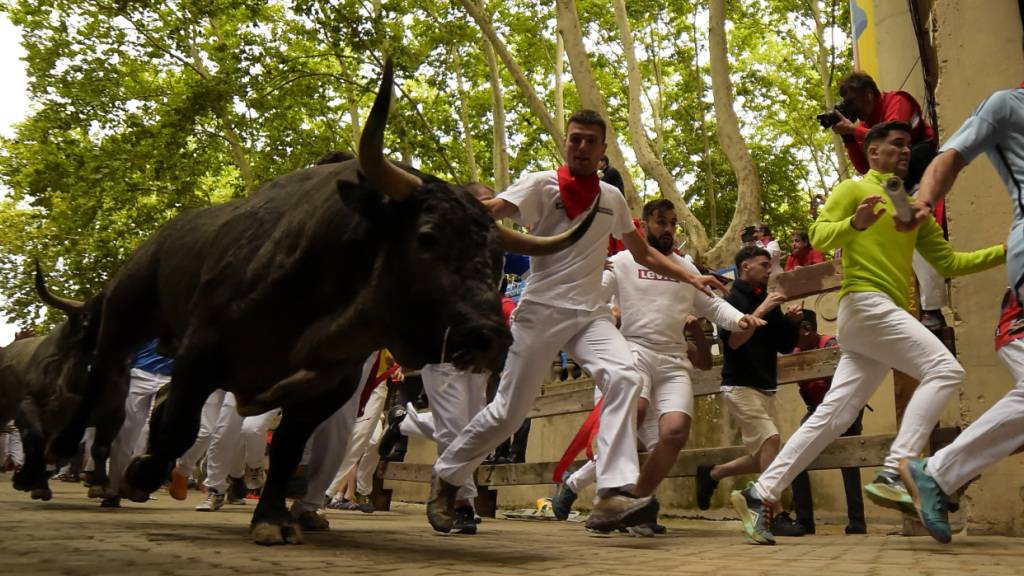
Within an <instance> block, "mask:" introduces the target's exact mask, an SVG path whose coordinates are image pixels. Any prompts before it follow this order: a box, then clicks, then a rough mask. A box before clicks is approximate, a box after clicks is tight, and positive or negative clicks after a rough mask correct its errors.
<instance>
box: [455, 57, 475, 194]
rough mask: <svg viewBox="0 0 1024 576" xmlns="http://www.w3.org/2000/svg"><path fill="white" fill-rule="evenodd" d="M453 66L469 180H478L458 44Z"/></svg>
mask: <svg viewBox="0 0 1024 576" xmlns="http://www.w3.org/2000/svg"><path fill="white" fill-rule="evenodd" d="M452 66H453V67H454V68H455V83H456V85H455V87H456V89H457V90H458V92H459V121H460V122H461V123H462V142H463V144H464V146H465V148H466V169H467V171H468V172H469V180H467V182H476V181H477V180H479V179H480V172H479V171H478V170H477V168H476V158H474V157H473V132H472V131H471V130H470V128H469V103H468V102H467V98H466V88H465V86H464V85H463V82H462V57H461V56H460V55H459V47H458V46H452Z"/></svg>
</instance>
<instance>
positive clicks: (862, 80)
mask: <svg viewBox="0 0 1024 576" xmlns="http://www.w3.org/2000/svg"><path fill="white" fill-rule="evenodd" d="M865 90H870V91H871V92H873V93H874V94H875V96H876V97H877V96H881V94H882V93H881V91H879V90H878V84H875V79H874V78H872V77H871V76H870V75H868V74H865V73H864V72H850V73H849V74H847V75H846V76H845V77H844V78H843V79H842V80H840V81H839V96H840V97H842V98H843V100H846V99H847V98H849V97H850V96H853V94H852V93H853V92H856V93H857V94H860V93H862V92H864V91H865Z"/></svg>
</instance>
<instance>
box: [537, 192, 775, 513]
mask: <svg viewBox="0 0 1024 576" xmlns="http://www.w3.org/2000/svg"><path fill="white" fill-rule="evenodd" d="M641 218H642V219H641V232H643V233H644V235H645V236H646V238H647V243H648V244H650V245H651V246H652V247H653V248H655V249H656V250H658V251H659V252H660V253H662V254H664V255H665V256H666V257H667V258H669V259H670V260H672V261H673V262H675V263H676V264H678V265H679V266H680V267H682V268H684V269H686V270H689V271H690V272H691V273H692V274H694V275H698V274H700V272H699V271H698V270H697V268H696V267H695V266H694V265H693V264H692V263H690V262H689V261H687V260H686V259H684V258H682V257H680V256H679V255H677V254H676V253H675V252H674V248H675V230H676V226H677V222H678V221H677V218H676V212H675V206H674V205H673V204H672V202H671V201H669V200H664V199H662V200H653V201H651V202H648V203H647V204H646V205H645V206H644V209H643V215H642V217H641ZM609 263H610V266H609V267H608V268H609V269H607V270H605V271H604V274H603V277H602V280H601V284H602V288H603V289H604V290H605V295H606V297H607V298H612V297H614V298H615V300H616V301H617V303H618V306H619V309H620V310H621V318H622V324H621V327H620V331H621V332H622V335H623V336H625V338H626V342H627V343H628V345H629V349H630V351H631V352H632V353H633V360H634V363H635V365H636V368H637V370H638V371H639V372H640V376H641V380H642V382H643V384H642V390H641V392H640V401H639V402H640V405H641V406H640V413H641V414H644V420H643V422H642V423H641V425H640V440H641V442H643V444H644V446H645V447H646V448H647V450H648V451H650V457H649V458H648V459H647V462H645V463H644V467H643V469H642V470H641V472H640V478H639V480H638V481H637V485H636V488H635V489H634V491H633V492H634V494H636V495H637V496H648V495H650V494H653V493H654V491H655V489H657V487H658V485H659V484H660V483H661V481H662V480H663V479H664V478H665V475H666V474H668V471H669V469H671V468H672V465H673V464H674V463H675V460H676V456H678V454H679V451H680V450H682V449H683V447H684V446H685V445H686V441H687V439H688V438H689V435H690V425H691V422H692V418H693V384H692V382H691V380H690V373H691V372H692V371H693V364H692V363H691V362H690V360H689V358H688V357H687V354H686V351H687V343H686V338H685V335H684V331H683V328H684V326H685V324H686V320H687V318H688V317H690V316H691V315H695V316H702V317H705V318H708V319H709V320H711V321H712V322H714V323H715V324H717V325H719V326H725V327H727V328H728V329H729V330H735V331H742V330H746V329H750V328H754V327H756V326H763V325H764V323H765V322H764V320H761V319H760V318H757V317H755V316H751V315H745V314H743V313H742V312H740V311H739V310H736V308H734V307H733V306H732V305H730V304H729V303H728V302H726V301H725V300H723V299H722V298H714V297H709V296H707V295H706V294H704V293H702V292H700V291H699V290H697V289H696V288H694V287H693V286H691V285H689V284H685V283H682V282H679V281H678V280H674V279H672V278H667V277H665V276H662V275H661V274H658V273H657V272H654V271H652V270H650V269H648V268H646V267H645V266H641V265H640V264H637V262H636V260H635V259H634V258H633V255H632V254H631V253H629V252H619V253H618V254H615V255H614V256H612V257H611V259H609ZM601 457H603V455H601ZM594 467H595V463H594V462H593V461H591V462H588V463H587V464H585V465H584V466H583V467H582V468H580V469H579V470H577V471H576V473H574V474H573V475H572V476H571V477H569V478H568V479H567V480H566V482H563V483H562V485H561V486H560V487H559V490H558V493H557V494H556V495H555V498H554V499H553V501H552V504H553V508H554V512H555V515H556V516H557V517H558V518H560V519H565V518H567V517H568V515H569V509H570V507H571V505H572V502H573V501H575V499H576V495H577V494H578V493H579V492H580V490H582V489H583V487H585V486H586V485H588V484H590V483H591V482H593V479H594V474H593V470H594Z"/></svg>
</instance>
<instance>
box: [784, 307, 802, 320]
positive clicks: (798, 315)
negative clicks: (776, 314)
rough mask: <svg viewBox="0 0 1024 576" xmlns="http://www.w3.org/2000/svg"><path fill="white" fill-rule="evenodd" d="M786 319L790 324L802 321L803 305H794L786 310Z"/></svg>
mask: <svg viewBox="0 0 1024 576" xmlns="http://www.w3.org/2000/svg"><path fill="white" fill-rule="evenodd" d="M786 319H787V320H789V321H790V322H800V321H802V320H803V319H804V307H803V304H794V305H792V306H790V307H789V308H787V309H786Z"/></svg>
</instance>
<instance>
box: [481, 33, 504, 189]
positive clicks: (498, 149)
mask: <svg viewBox="0 0 1024 576" xmlns="http://www.w3.org/2000/svg"><path fill="white" fill-rule="evenodd" d="M483 41H484V58H485V59H486V60H487V69H488V70H489V71H490V73H491V113H492V114H493V115H494V122H493V124H494V127H493V133H494V144H493V146H494V150H493V152H492V153H491V156H492V158H493V160H494V191H495V192H501V191H502V190H504V189H505V188H508V184H509V182H508V181H509V174H508V143H507V142H506V140H505V101H504V97H503V96H502V93H501V71H500V70H499V69H498V59H497V58H496V57H495V56H494V47H493V46H491V41H490V40H488V39H487V37H486V36H485V37H484V39H483Z"/></svg>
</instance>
